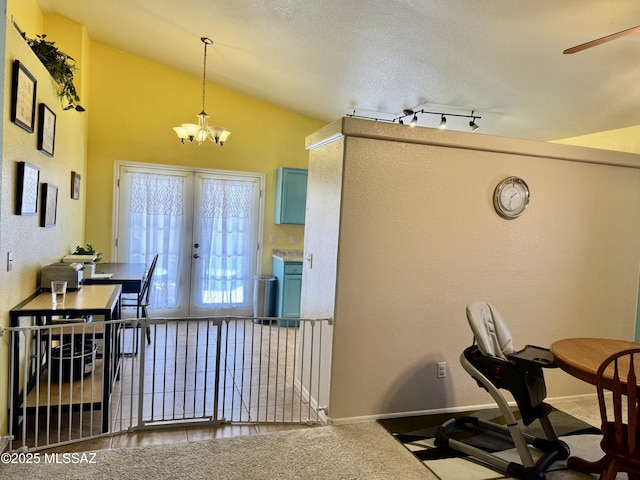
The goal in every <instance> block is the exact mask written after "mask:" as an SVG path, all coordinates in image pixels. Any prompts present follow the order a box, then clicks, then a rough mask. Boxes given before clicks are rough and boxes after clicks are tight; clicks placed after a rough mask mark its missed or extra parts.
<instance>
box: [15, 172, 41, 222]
mask: <svg viewBox="0 0 640 480" xmlns="http://www.w3.org/2000/svg"><path fill="white" fill-rule="evenodd" d="M17 179H18V182H17V185H16V215H35V214H36V213H38V185H39V182H40V169H39V168H38V167H35V166H33V165H31V164H29V163H27V162H18V175H17Z"/></svg>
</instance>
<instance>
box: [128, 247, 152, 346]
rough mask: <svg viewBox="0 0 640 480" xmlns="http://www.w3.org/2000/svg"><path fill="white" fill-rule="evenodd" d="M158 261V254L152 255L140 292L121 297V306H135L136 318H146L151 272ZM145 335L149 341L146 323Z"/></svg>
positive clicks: (137, 327) (136, 337)
mask: <svg viewBox="0 0 640 480" xmlns="http://www.w3.org/2000/svg"><path fill="white" fill-rule="evenodd" d="M157 263H158V254H156V255H154V257H153V260H152V261H151V266H150V267H149V270H147V271H146V273H145V276H144V279H143V280H142V288H140V292H139V293H138V295H136V296H135V297H127V296H123V297H122V300H121V301H122V303H121V305H122V308H135V309H136V318H147V317H148V316H149V315H148V313H147V307H148V306H149V305H150V299H151V285H152V282H153V273H154V272H155V270H156V264H157ZM139 328H140V326H139V324H137V326H136V336H135V343H134V348H135V350H134V352H133V354H134V355H135V354H137V353H138V331H139ZM146 337H147V343H151V327H150V326H149V325H147V328H146Z"/></svg>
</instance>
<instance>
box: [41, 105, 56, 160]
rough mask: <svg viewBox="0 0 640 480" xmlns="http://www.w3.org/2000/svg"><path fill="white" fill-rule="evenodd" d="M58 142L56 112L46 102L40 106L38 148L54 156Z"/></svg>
mask: <svg viewBox="0 0 640 480" xmlns="http://www.w3.org/2000/svg"><path fill="white" fill-rule="evenodd" d="M55 143H56V114H55V113H53V111H52V110H51V109H50V108H49V107H47V106H46V105H45V104H44V103H41V104H40V105H39V106H38V150H40V151H41V152H42V153H44V154H46V155H49V156H50V157H53V147H54V146H55Z"/></svg>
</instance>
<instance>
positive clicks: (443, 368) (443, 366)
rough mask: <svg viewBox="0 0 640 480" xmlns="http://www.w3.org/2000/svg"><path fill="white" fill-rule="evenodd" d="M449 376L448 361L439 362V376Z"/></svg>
mask: <svg viewBox="0 0 640 480" xmlns="http://www.w3.org/2000/svg"><path fill="white" fill-rule="evenodd" d="M446 376H447V362H438V378H445V377H446Z"/></svg>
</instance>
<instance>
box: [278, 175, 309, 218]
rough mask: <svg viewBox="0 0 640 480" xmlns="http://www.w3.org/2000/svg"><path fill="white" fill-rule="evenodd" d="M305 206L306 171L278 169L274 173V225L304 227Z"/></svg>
mask: <svg viewBox="0 0 640 480" xmlns="http://www.w3.org/2000/svg"><path fill="white" fill-rule="evenodd" d="M306 204H307V170H305V169H303V168H287V167H280V168H279V169H278V170H277V172H276V212H275V219H274V223H276V224H278V225H280V224H293V225H304V214H305V208H306Z"/></svg>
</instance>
